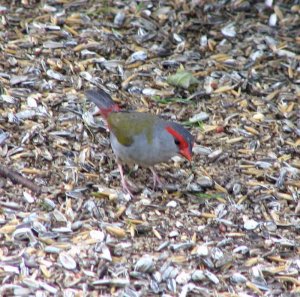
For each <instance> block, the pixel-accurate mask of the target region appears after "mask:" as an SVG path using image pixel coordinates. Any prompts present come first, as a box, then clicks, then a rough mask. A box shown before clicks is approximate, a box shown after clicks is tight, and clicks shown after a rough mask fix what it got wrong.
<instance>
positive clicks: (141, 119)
mask: <svg viewBox="0 0 300 297" xmlns="http://www.w3.org/2000/svg"><path fill="white" fill-rule="evenodd" d="M155 119H156V116H154V115H151V114H147V113H138V112H112V113H110V114H109V116H108V119H107V122H108V126H109V129H110V131H111V132H112V133H113V134H114V135H115V136H116V138H117V139H118V141H119V142H120V143H121V144H122V145H125V146H130V145H131V144H132V143H133V140H134V139H133V138H134V136H136V135H139V134H142V133H145V135H146V137H147V140H148V143H151V142H152V140H153V129H154V124H155Z"/></svg>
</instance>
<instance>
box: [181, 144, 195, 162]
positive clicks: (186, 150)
mask: <svg viewBox="0 0 300 297" xmlns="http://www.w3.org/2000/svg"><path fill="white" fill-rule="evenodd" d="M180 154H181V155H182V156H184V157H185V158H186V159H188V160H189V161H192V152H191V151H190V150H189V147H188V146H187V147H186V148H184V149H182V150H180Z"/></svg>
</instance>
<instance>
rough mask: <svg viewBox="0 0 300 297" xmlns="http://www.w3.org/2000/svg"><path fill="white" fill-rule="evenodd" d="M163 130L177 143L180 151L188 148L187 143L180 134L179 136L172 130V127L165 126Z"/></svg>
mask: <svg viewBox="0 0 300 297" xmlns="http://www.w3.org/2000/svg"><path fill="white" fill-rule="evenodd" d="M165 129H166V130H167V131H168V132H169V133H170V134H172V135H173V136H174V137H175V138H176V139H177V140H178V141H179V148H180V149H181V150H182V149H185V148H187V147H188V146H189V145H188V143H187V141H186V140H185V139H184V137H183V136H182V135H181V134H179V133H178V132H177V131H176V130H174V129H173V128H172V127H170V126H167V127H166V128H165Z"/></svg>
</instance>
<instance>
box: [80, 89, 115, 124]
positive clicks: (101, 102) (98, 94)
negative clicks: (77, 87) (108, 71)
mask: <svg viewBox="0 0 300 297" xmlns="http://www.w3.org/2000/svg"><path fill="white" fill-rule="evenodd" d="M85 96H86V97H87V99H88V100H89V101H92V102H93V103H94V104H96V106H97V107H98V108H99V111H100V114H101V115H102V116H103V117H104V118H105V119H106V118H107V116H108V115H109V114H110V113H111V112H113V111H114V112H118V111H120V107H119V106H118V104H116V103H115V102H114V101H113V100H112V99H111V97H110V95H109V94H107V93H106V92H105V91H103V90H102V89H91V90H88V91H86V92H85Z"/></svg>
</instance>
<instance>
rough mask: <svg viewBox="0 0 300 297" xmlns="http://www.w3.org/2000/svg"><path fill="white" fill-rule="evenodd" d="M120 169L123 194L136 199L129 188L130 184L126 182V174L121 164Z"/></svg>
mask: <svg viewBox="0 0 300 297" xmlns="http://www.w3.org/2000/svg"><path fill="white" fill-rule="evenodd" d="M118 168H119V172H120V175H121V184H122V188H123V192H124V193H125V194H129V195H130V197H132V198H133V197H134V195H133V194H132V192H131V190H130V188H129V186H128V183H127V182H126V180H125V177H124V172H123V167H122V165H121V164H119V163H118Z"/></svg>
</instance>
